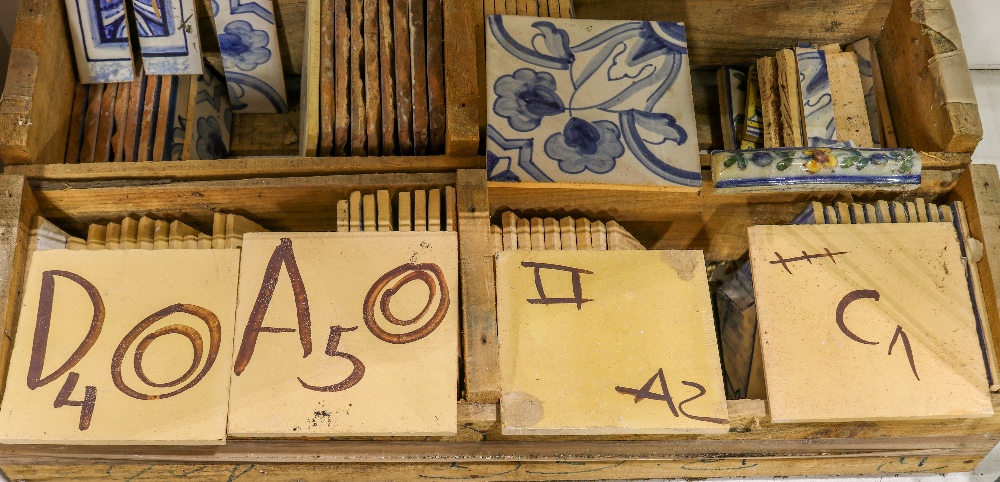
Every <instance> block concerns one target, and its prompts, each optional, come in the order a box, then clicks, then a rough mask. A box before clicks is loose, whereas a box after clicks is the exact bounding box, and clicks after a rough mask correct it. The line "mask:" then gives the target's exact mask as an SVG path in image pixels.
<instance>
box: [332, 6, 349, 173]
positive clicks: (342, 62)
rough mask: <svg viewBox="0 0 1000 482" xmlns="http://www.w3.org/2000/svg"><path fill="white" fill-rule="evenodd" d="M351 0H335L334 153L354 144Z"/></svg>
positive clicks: (338, 153)
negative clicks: (352, 130) (351, 83)
mask: <svg viewBox="0 0 1000 482" xmlns="http://www.w3.org/2000/svg"><path fill="white" fill-rule="evenodd" d="M347 2H348V0H333V13H334V16H335V17H336V19H335V21H334V22H335V25H334V36H335V39H334V46H333V50H334V54H335V57H334V77H335V80H334V99H335V102H334V118H333V122H334V127H333V145H334V149H333V153H331V155H334V156H346V155H347V153H348V152H349V151H350V145H351V140H350V137H351V108H350V105H351V104H350V101H349V99H350V88H349V80H348V79H350V77H351V72H350V70H349V68H348V67H349V66H350V59H351V26H350V20H349V19H348V15H347Z"/></svg>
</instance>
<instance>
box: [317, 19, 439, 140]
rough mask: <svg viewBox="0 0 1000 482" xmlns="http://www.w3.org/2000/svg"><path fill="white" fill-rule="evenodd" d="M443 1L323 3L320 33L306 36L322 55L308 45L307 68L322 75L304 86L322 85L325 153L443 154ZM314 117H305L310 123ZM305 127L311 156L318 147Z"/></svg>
mask: <svg viewBox="0 0 1000 482" xmlns="http://www.w3.org/2000/svg"><path fill="white" fill-rule="evenodd" d="M441 1H442V0H322V1H321V2H320V5H319V6H318V10H319V19H320V20H319V24H320V26H319V31H318V32H310V33H309V35H310V37H309V38H308V39H307V43H308V44H309V47H310V48H314V47H315V48H316V49H317V50H318V55H310V52H308V50H309V49H308V48H307V49H306V50H307V53H306V57H307V60H308V62H307V64H306V65H307V68H305V69H304V70H305V71H307V72H313V73H315V74H317V75H318V77H319V80H318V82H316V83H315V84H310V81H309V80H308V77H309V76H308V75H306V76H305V78H306V81H305V85H307V86H310V85H318V87H319V89H318V90H319V91H318V97H319V99H318V100H319V102H318V106H319V108H318V112H316V113H315V114H316V115H318V119H316V121H317V122H316V125H318V149H317V150H316V153H317V154H318V155H320V156H327V155H333V156H348V155H350V156H378V155H383V156H391V155H404V156H405V155H417V156H420V155H428V154H443V153H444V142H445V141H444V139H445V100H444V95H445V94H444V10H443V6H442V3H441ZM307 23H309V22H307ZM316 34H318V35H319V38H316ZM303 97H304V98H308V95H304V96H303ZM307 104H308V103H307ZM311 115H312V113H306V114H304V117H305V119H306V123H307V126H312V125H314V123H313V121H312V119H310V117H311ZM304 130H305V131H306V143H307V146H306V147H305V149H304V153H311V152H312V149H311V146H312V145H315V144H312V142H311V141H312V139H309V137H310V136H309V131H308V128H306V129H304Z"/></svg>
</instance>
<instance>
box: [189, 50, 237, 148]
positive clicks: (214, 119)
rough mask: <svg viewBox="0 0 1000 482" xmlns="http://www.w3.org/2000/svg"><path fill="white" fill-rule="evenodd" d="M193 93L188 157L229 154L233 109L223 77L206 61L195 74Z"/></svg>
mask: <svg viewBox="0 0 1000 482" xmlns="http://www.w3.org/2000/svg"><path fill="white" fill-rule="evenodd" d="M196 95H197V97H196V98H195V106H194V120H193V121H192V122H191V127H192V128H193V129H194V132H192V136H191V153H190V158H191V159H204V160H209V159H225V158H227V157H229V140H230V137H231V133H232V128H233V110H232V106H231V104H230V102H229V92H228V91H227V89H226V84H225V79H224V78H223V77H222V75H221V74H219V72H218V71H216V70H215V68H214V67H212V65H211V64H208V63H206V64H205V73H204V74H202V75H201V76H200V77H199V78H198V93H197V94H196Z"/></svg>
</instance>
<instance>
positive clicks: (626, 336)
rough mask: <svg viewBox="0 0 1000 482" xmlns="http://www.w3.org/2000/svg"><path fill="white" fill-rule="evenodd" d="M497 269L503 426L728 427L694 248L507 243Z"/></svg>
mask: <svg viewBox="0 0 1000 482" xmlns="http://www.w3.org/2000/svg"><path fill="white" fill-rule="evenodd" d="M564 249H565V247H564ZM496 271H497V283H496V286H497V315H498V316H497V318H498V328H499V332H498V334H499V343H500V378H501V399H500V400H501V401H500V410H501V414H500V418H501V424H502V430H503V433H504V434H537V435H542V434H574V435H576V434H626V433H634V434H644V433H679V432H687V433H703V432H704V433H725V432H727V431H728V430H729V420H728V412H727V410H726V401H725V393H724V391H723V385H722V369H721V364H720V362H719V351H718V348H717V345H716V337H715V324H714V321H713V318H712V306H711V302H710V300H709V292H708V282H707V276H706V273H705V263H704V258H703V256H702V253H701V252H700V251H617V252H610V251H604V252H595V251H504V252H502V253H500V254H499V255H497V261H496ZM663 293H670V294H671V295H670V296H669V297H664V296H662V294H663ZM612 333H613V334H614V336H609V334H612ZM664 340H683V342H682V343H664Z"/></svg>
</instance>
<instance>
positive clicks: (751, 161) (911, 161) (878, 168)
mask: <svg viewBox="0 0 1000 482" xmlns="http://www.w3.org/2000/svg"><path fill="white" fill-rule="evenodd" d="M920 172H921V162H920V154H918V153H917V152H915V151H914V150H913V149H852V148H845V149H840V148H827V147H813V148H794V149H757V150H747V151H715V152H713V153H712V180H713V182H714V183H715V189H716V191H731V192H751V191H753V192H764V191H809V190H823V191H829V190H841V189H883V190H897V191H902V190H910V189H916V188H917V186H919V185H920Z"/></svg>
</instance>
